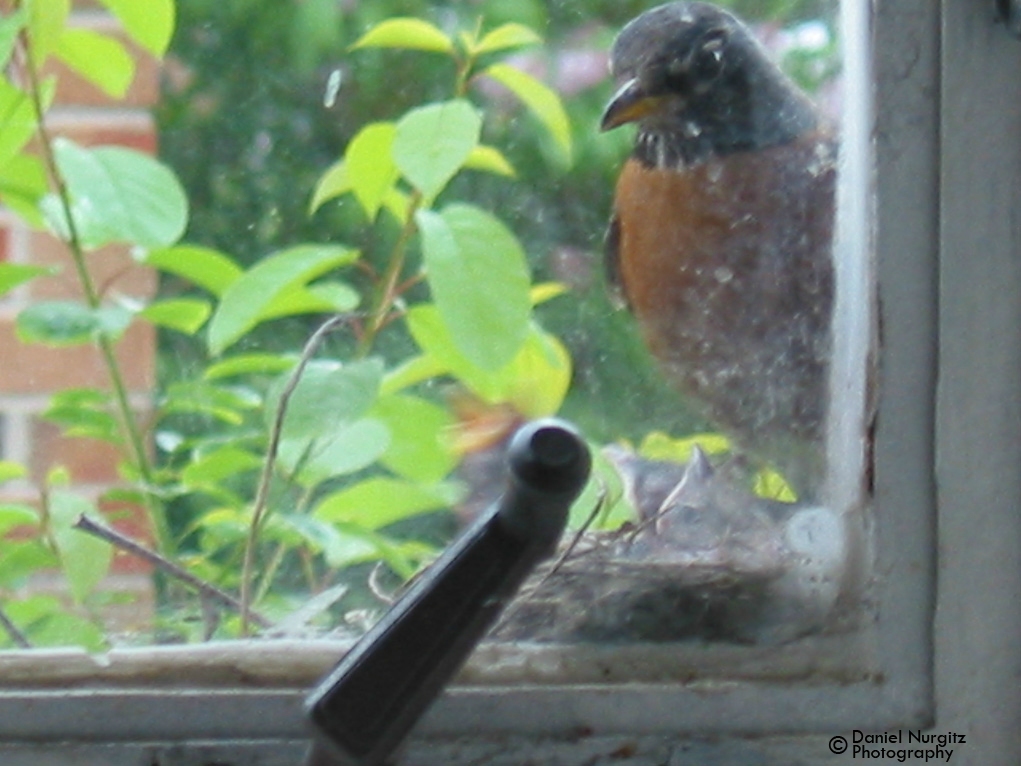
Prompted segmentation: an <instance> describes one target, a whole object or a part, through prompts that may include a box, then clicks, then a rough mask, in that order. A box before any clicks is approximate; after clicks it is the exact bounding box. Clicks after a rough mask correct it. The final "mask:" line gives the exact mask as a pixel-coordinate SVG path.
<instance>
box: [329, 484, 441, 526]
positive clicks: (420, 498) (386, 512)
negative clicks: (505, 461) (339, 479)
mask: <svg viewBox="0 0 1021 766" xmlns="http://www.w3.org/2000/svg"><path fill="white" fill-rule="evenodd" d="M458 494H459V493H458V492H457V490H456V489H455V488H454V487H453V486H452V485H449V484H437V485H434V486H424V485H422V484H417V483H413V482H410V481H402V480H401V479H389V478H384V477H380V476H377V477H373V478H371V479H366V480H365V481H361V482H359V483H358V484H355V485H354V486H352V487H346V488H344V489H342V490H340V491H338V492H334V493H332V494H330V495H327V496H326V497H324V498H323V499H322V500H321V501H320V502H319V503H318V504H317V505H316V507H315V508H314V509H313V511H312V515H313V516H314V517H315V518H317V519H322V520H323V521H329V522H333V523H341V524H358V525H359V526H362V527H365V528H366V529H381V528H383V527H386V526H388V525H390V524H393V523H395V522H398V521H403V520H404V519H408V518H411V517H413V516H419V515H421V514H423V513H431V512H432V511H437V510H441V509H444V508H449V507H450V506H451V505H453V504H454V503H456V502H457V501H458V499H459V497H458Z"/></svg>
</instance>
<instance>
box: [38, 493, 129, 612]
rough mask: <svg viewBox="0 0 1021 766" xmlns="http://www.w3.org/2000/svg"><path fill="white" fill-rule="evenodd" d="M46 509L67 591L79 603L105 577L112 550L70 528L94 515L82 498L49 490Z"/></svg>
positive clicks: (95, 539) (104, 544)
mask: <svg viewBox="0 0 1021 766" xmlns="http://www.w3.org/2000/svg"><path fill="white" fill-rule="evenodd" d="M47 509H48V511H49V523H50V532H51V534H52V536H53V541H54V543H55V544H56V546H57V552H58V555H59V556H60V565H61V568H62V569H63V570H64V576H65V577H66V578H67V585H68V588H70V590H71V595H72V596H74V598H75V601H77V602H78V603H81V602H83V601H84V600H85V599H86V598H87V597H88V596H89V594H91V593H92V592H93V591H94V590H95V589H96V587H97V586H98V585H99V583H100V581H102V579H103V578H104V577H106V573H107V572H108V571H109V569H110V563H111V562H112V561H113V549H112V548H111V547H110V544H109V543H107V542H104V541H103V540H99V539H97V538H95V537H92V536H91V535H88V534H86V533H85V532H82V531H80V530H78V529H75V528H74V524H75V522H76V521H78V519H79V517H81V516H82V515H83V514H86V515H93V516H94V515H98V513H97V510H96V507H95V506H94V505H93V504H92V503H91V502H89V501H88V500H86V499H85V498H84V497H80V496H78V495H75V494H72V493H70V492H67V491H65V490H61V489H58V490H53V491H51V492H50V495H49V503H48V506H47Z"/></svg>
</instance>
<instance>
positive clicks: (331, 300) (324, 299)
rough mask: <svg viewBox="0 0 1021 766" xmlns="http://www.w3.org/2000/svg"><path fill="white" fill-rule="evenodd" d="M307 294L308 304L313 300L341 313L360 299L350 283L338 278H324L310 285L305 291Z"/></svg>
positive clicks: (349, 309)
mask: <svg viewBox="0 0 1021 766" xmlns="http://www.w3.org/2000/svg"><path fill="white" fill-rule="evenodd" d="M305 292H306V293H307V294H308V296H309V299H310V300H309V304H310V305H311V304H312V302H315V303H317V304H319V305H321V306H329V310H330V311H332V312H334V313H336V314H342V313H344V312H345V311H352V310H353V309H355V308H357V307H358V304H359V303H361V301H362V296H360V295H359V294H358V291H357V290H355V289H354V288H353V287H351V285H349V284H347V283H346V282H341V281H340V280H339V279H324V280H322V281H319V282H316V283H315V284H314V285H310V286H309V287H308V289H307V290H306V291H305Z"/></svg>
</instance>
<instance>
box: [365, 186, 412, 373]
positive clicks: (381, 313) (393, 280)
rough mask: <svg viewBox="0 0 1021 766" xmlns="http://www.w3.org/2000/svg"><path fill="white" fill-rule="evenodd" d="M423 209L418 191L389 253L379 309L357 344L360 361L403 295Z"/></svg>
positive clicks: (380, 291) (371, 315) (379, 298)
mask: <svg viewBox="0 0 1021 766" xmlns="http://www.w3.org/2000/svg"><path fill="white" fill-rule="evenodd" d="M421 206H422V193H421V192H419V191H418V190H417V189H416V190H415V191H413V192H412V193H411V199H410V200H409V202H408V217H407V219H406V220H405V221H404V226H403V228H402V229H401V233H400V235H399V236H398V237H397V242H395V243H394V247H393V250H391V251H390V260H389V262H388V263H387V267H386V272H385V273H384V274H383V280H382V285H381V287H380V289H379V291H378V292H377V296H378V297H377V300H376V305H375V306H374V307H373V309H372V311H370V312H369V321H368V322H367V323H366V325H365V332H364V333H363V334H362V337H361V339H360V341H359V343H358V356H360V357H363V356H365V355H366V354H368V353H369V349H371V348H372V344H373V343H374V342H375V341H376V336H377V335H379V331H380V330H382V329H383V327H384V326H385V325H386V323H387V317H388V316H389V314H390V309H391V308H393V305H394V301H396V300H397V298H398V297H399V296H400V295H401V290H400V285H399V283H400V279H401V274H402V273H403V271H404V261H405V257H406V255H407V252H408V242H409V241H410V240H411V237H412V236H413V235H414V234H415V230H416V228H417V227H416V226H415V213H417V212H418V209H419V208H420V207H421Z"/></svg>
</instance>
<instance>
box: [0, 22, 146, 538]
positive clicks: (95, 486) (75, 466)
mask: <svg viewBox="0 0 1021 766" xmlns="http://www.w3.org/2000/svg"><path fill="white" fill-rule="evenodd" d="M87 6H88V4H87V3H76V7H78V8H79V10H76V11H74V13H73V14H72V17H71V24H72V25H76V26H83V27H87V28H90V29H95V30H97V31H102V32H108V33H114V34H116V33H117V29H118V28H117V25H116V21H115V20H114V19H112V18H111V17H110V16H108V15H106V14H105V13H103V12H101V11H98V10H95V8H94V6H93V7H92V8H91V9H89V8H88V7H87ZM81 8H84V9H81ZM121 39H122V40H123V41H125V43H126V44H127V47H128V49H129V50H130V51H131V52H132V54H133V55H134V57H135V60H136V66H137V71H136V76H135V80H134V82H133V84H132V86H131V88H130V90H129V92H128V94H127V97H126V98H125V99H124V100H117V101H113V100H111V99H110V98H109V97H108V96H106V95H105V94H104V93H103V92H102V91H100V90H99V89H97V88H96V87H94V86H93V85H91V84H90V83H88V82H87V81H85V80H83V79H82V78H81V77H79V76H77V75H75V74H73V73H71V72H69V71H67V70H66V69H64V68H63V67H62V66H61V65H59V64H57V63H48V64H47V71H48V72H50V73H55V74H57V75H58V77H59V81H58V87H57V95H56V100H55V103H54V106H53V107H52V109H51V111H50V113H49V116H48V118H47V125H48V127H49V129H50V132H51V133H52V134H53V135H62V136H67V137H69V138H71V139H73V140H74V141H76V142H79V143H81V144H83V145H97V144H118V145H122V146H128V147H132V148H135V149H140V150H142V151H148V152H155V150H156V129H155V125H154V123H153V119H152V116H151V115H150V114H149V111H148V108H149V107H150V106H152V105H153V104H154V103H155V102H156V100H157V98H158V95H159V64H158V62H157V61H156V60H154V59H153V58H152V57H151V56H149V55H148V54H146V53H144V52H141V51H140V50H139V49H138V48H137V47H135V46H133V45H131V44H130V43H127V41H126V40H124V38H123V37H122V38H121ZM0 260H6V261H10V262H14V263H31V264H44V265H47V266H52V265H56V266H59V267H60V268H61V273H60V274H59V275H55V276H51V277H45V278H40V279H37V280H35V281H34V282H32V283H30V284H29V285H28V286H25V287H23V288H20V289H18V290H16V291H15V292H13V293H11V294H8V295H7V296H6V297H5V298H3V299H0V457H3V458H6V459H10V460H15V461H18V462H21V463H24V464H26V465H27V466H28V467H29V471H30V476H31V479H32V480H33V481H38V480H39V479H40V478H42V477H43V476H44V475H45V474H46V471H47V470H48V469H49V468H50V467H52V466H53V465H63V466H64V467H66V468H67V470H68V471H69V473H70V475H71V478H72V482H73V483H74V484H75V485H76V486H77V487H78V488H79V489H81V490H82V491H84V492H86V493H89V494H98V493H99V492H100V491H101V490H102V489H103V488H105V487H108V486H109V485H110V484H111V483H113V482H115V481H116V479H117V472H116V466H117V461H118V458H117V455H116V454H115V451H114V450H113V449H112V448H110V447H109V446H107V445H101V444H97V443H96V442H93V441H89V440H82V439H70V440H69V439H65V438H63V437H61V436H60V434H59V430H58V429H57V428H55V427H54V426H53V425H51V424H48V423H46V422H44V421H42V420H41V419H40V417H39V414H40V413H41V412H42V411H43V410H44V409H45V408H46V405H47V401H48V399H49V397H50V395H51V394H52V393H54V392H55V391H59V390H61V389H65V388H69V387H78V386H96V387H101V388H107V389H108V388H109V382H108V378H107V374H106V371H105V368H104V365H103V362H102V358H101V356H100V354H99V352H98V350H96V349H94V348H93V347H91V346H76V347H73V348H67V349H50V348H45V347H42V346H38V345H24V344H22V343H20V342H19V341H18V340H17V338H16V337H15V331H14V321H15V317H16V316H17V314H18V312H19V311H20V310H21V309H23V308H24V307H25V306H26V305H28V304H30V303H31V301H33V300H38V299H73V298H77V297H80V296H81V290H80V288H79V287H78V285H77V280H76V277H75V272H74V268H73V266H72V264H71V261H70V256H69V254H68V252H67V249H66V247H65V246H64V245H63V244H62V243H61V242H59V241H58V240H56V239H55V238H53V237H51V236H50V235H48V234H45V233H40V232H34V231H31V230H30V229H28V228H27V227H26V226H24V225H23V224H21V223H20V222H19V221H18V220H17V218H15V217H14V216H13V215H11V214H10V213H9V212H6V211H2V212H0ZM88 260H89V264H90V266H91V268H92V270H93V275H94V279H95V282H96V284H97V285H99V286H100V287H101V289H102V290H103V291H104V292H107V293H117V294H121V295H131V296H138V297H147V296H151V295H152V294H153V292H154V290H155V287H156V278H155V275H154V273H153V272H151V271H150V270H148V269H144V268H140V267H139V266H137V265H136V264H135V263H134V262H133V260H132V259H131V257H130V255H129V252H128V250H127V248H126V247H121V246H108V247H105V248H103V249H102V250H100V251H98V252H95V253H90V254H89V259H88ZM155 351H156V348H155V334H154V333H153V331H152V329H151V328H149V327H143V326H137V327H132V328H131V329H130V330H129V331H128V332H127V334H126V335H125V337H124V338H123V339H122V340H121V341H120V343H119V344H118V346H117V356H118V359H119V360H120V363H121V365H122V370H123V373H124V377H125V380H126V383H127V386H128V388H129V389H130V392H131V396H132V399H133V401H135V402H136V403H137V406H138V407H139V410H140V411H144V410H145V409H146V407H147V405H148V402H149V398H150V396H151V391H152V388H153V384H154V370H155ZM6 490H7V493H8V495H11V494H14V495H21V496H22V497H24V496H25V495H30V494H31V489H30V487H28V486H27V485H21V486H18V485H17V484H12V485H7V487H6ZM129 526H134V527H135V528H136V529H137V527H138V524H137V520H136V523H135V524H133V525H131V524H129Z"/></svg>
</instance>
